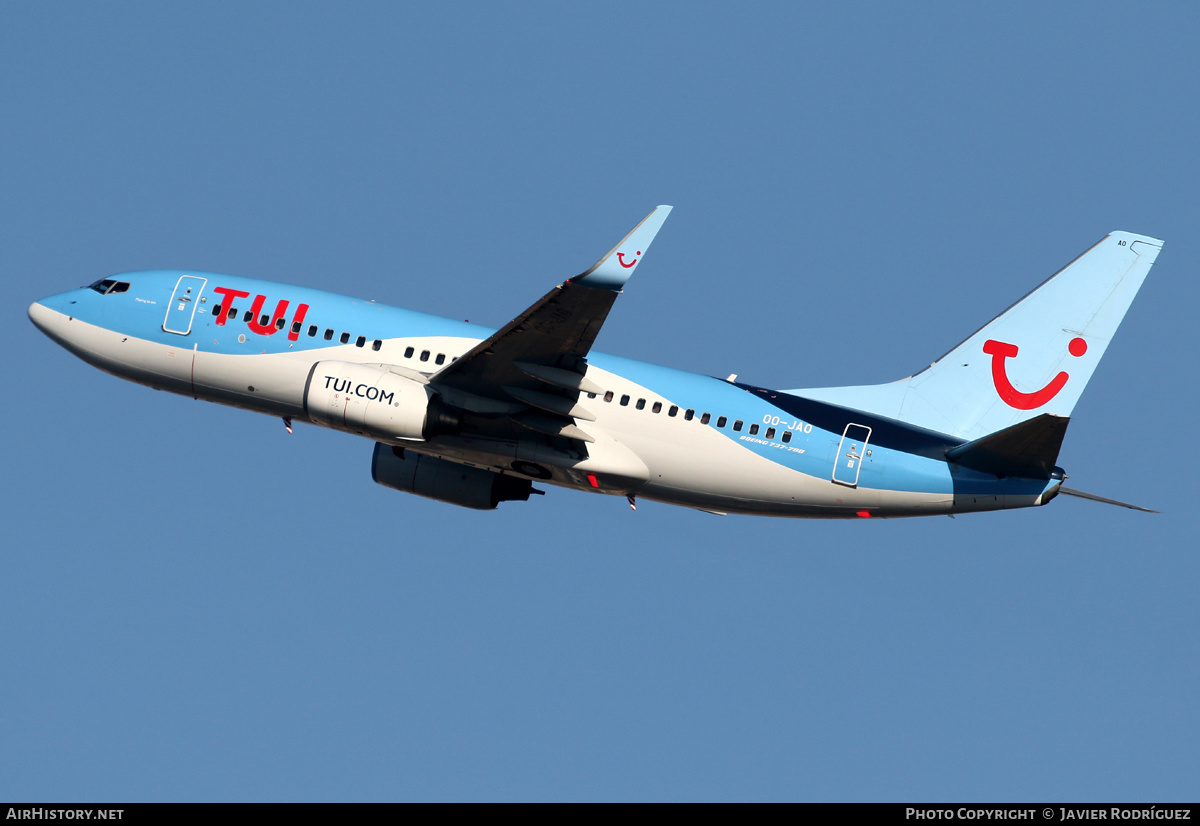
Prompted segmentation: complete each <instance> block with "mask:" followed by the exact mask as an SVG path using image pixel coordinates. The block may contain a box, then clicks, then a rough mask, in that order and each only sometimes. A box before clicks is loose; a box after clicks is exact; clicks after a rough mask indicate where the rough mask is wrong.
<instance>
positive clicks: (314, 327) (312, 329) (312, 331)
mask: <svg viewBox="0 0 1200 826" xmlns="http://www.w3.org/2000/svg"><path fill="white" fill-rule="evenodd" d="M316 334H317V325H316V324H310V325H308V337H309V338H313V337H314V336H315V335H316Z"/></svg>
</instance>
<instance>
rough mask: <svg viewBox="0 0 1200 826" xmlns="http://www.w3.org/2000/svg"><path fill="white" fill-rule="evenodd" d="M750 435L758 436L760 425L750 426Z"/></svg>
mask: <svg viewBox="0 0 1200 826" xmlns="http://www.w3.org/2000/svg"><path fill="white" fill-rule="evenodd" d="M750 435H751V436H757V435H758V425H756V424H752V425H750Z"/></svg>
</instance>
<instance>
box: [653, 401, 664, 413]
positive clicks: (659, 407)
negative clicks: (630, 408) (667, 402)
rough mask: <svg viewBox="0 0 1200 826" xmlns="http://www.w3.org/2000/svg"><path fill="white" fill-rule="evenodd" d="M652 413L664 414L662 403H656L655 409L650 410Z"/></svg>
mask: <svg viewBox="0 0 1200 826" xmlns="http://www.w3.org/2000/svg"><path fill="white" fill-rule="evenodd" d="M650 412H651V413H661V412H662V402H655V403H654V407H651V408H650Z"/></svg>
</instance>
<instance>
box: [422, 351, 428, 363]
mask: <svg viewBox="0 0 1200 826" xmlns="http://www.w3.org/2000/svg"><path fill="white" fill-rule="evenodd" d="M421 361H429V351H428V350H422V351H421Z"/></svg>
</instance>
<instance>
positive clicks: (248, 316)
mask: <svg viewBox="0 0 1200 826" xmlns="http://www.w3.org/2000/svg"><path fill="white" fill-rule="evenodd" d="M252 318H254V313H252V312H250V311H249V310H246V314H245V315H244V316H242V321H245V322H246V323H247V324H248V323H250V319H252Z"/></svg>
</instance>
